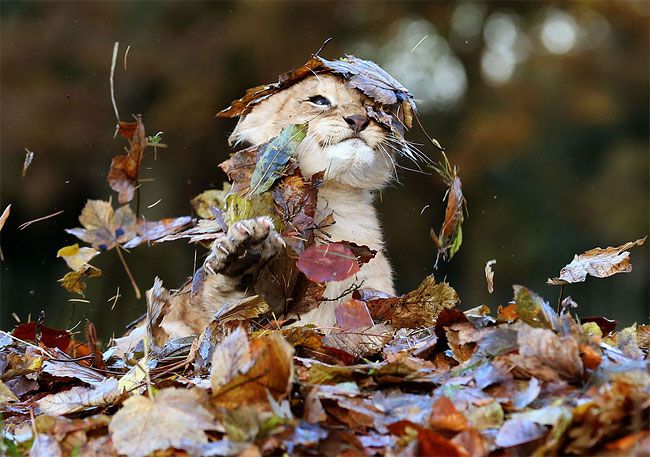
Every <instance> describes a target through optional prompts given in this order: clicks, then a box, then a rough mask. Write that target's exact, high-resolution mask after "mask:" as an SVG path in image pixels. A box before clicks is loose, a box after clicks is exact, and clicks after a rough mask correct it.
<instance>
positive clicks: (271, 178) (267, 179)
mask: <svg viewBox="0 0 650 457" xmlns="http://www.w3.org/2000/svg"><path fill="white" fill-rule="evenodd" d="M306 134H307V125H306V124H300V125H291V126H289V127H285V128H283V129H282V131H281V132H280V135H278V136H277V137H276V138H274V139H273V140H271V141H270V142H269V143H266V144H264V145H262V147H261V149H260V152H259V154H258V157H259V158H258V160H257V164H256V165H255V170H253V174H252V175H251V184H250V187H251V188H250V193H251V194H252V195H260V194H262V193H263V192H266V191H267V190H269V189H270V188H271V186H272V185H273V183H275V181H276V180H277V179H278V178H279V177H280V176H281V175H282V171H283V170H284V168H285V167H286V166H287V164H288V163H289V159H290V158H291V157H292V156H293V155H294V152H295V150H296V147H297V146H298V145H299V144H300V142H301V141H302V140H304V139H305V135H306Z"/></svg>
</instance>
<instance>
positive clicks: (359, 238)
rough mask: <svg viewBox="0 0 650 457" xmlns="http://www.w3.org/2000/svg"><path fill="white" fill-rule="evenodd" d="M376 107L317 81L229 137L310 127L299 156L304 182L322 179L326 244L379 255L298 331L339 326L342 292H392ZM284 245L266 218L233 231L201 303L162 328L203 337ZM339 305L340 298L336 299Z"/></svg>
mask: <svg viewBox="0 0 650 457" xmlns="http://www.w3.org/2000/svg"><path fill="white" fill-rule="evenodd" d="M373 103H374V102H373V101H372V100H370V99H369V98H368V97H367V96H365V95H364V94H363V93H362V92H361V91H359V90H357V89H355V88H351V87H349V85H347V84H346V82H345V80H344V79H343V78H342V77H339V76H336V75H333V74H327V73H323V74H318V75H316V74H314V75H313V76H309V77H307V78H305V79H303V80H302V81H300V82H297V83H296V84H293V85H291V86H290V87H288V88H286V89H284V90H281V91H279V92H277V93H275V94H273V95H271V96H270V97H268V98H266V99H264V100H263V101H261V102H259V103H258V104H256V105H255V106H254V107H253V108H252V110H251V111H250V112H249V113H248V114H246V115H245V116H243V117H242V118H241V119H240V121H239V123H238V124H237V127H236V128H235V130H234V132H233V133H232V135H231V137H230V143H231V144H236V145H241V144H250V145H257V144H261V143H263V142H266V141H269V140H271V139H272V138H274V137H276V136H277V135H278V134H279V133H280V131H281V130H282V129H283V128H284V127H287V126H289V125H292V124H307V126H308V129H307V134H306V137H305V139H304V140H303V141H302V142H301V143H300V145H299V146H298V149H297V151H296V157H297V161H298V165H299V166H300V169H301V171H302V173H303V175H304V176H305V177H310V176H312V175H313V174H315V173H317V172H320V171H324V172H325V174H324V181H323V185H322V187H321V188H320V191H319V194H318V208H317V215H316V219H317V220H316V222H320V220H322V219H324V218H325V217H327V216H328V215H330V214H333V217H334V222H335V224H334V225H333V226H332V227H330V228H328V230H327V232H328V234H329V235H330V237H331V239H330V240H329V241H343V240H346V241H351V242H354V243H357V244H359V245H366V246H368V247H370V248H371V249H373V250H376V251H377V254H376V256H375V258H374V259H372V260H371V261H370V262H369V263H368V264H366V265H363V266H362V268H361V270H360V271H359V272H358V273H357V274H356V275H355V276H353V277H351V278H349V279H347V280H344V281H339V282H331V283H328V284H327V287H326V290H325V293H324V298H325V299H330V300H325V301H323V302H322V303H321V305H320V306H319V307H318V308H316V309H314V310H312V311H310V312H308V313H307V314H304V315H301V316H299V317H300V324H308V323H312V324H315V325H316V326H318V327H321V328H324V329H327V328H331V327H332V326H334V325H335V316H334V308H335V307H336V306H337V305H338V304H339V303H340V302H341V301H342V300H345V299H347V298H349V294H348V295H343V293H344V292H345V291H346V290H348V289H349V288H350V286H352V285H353V284H362V287H364V288H366V287H367V288H373V289H378V290H381V291H383V292H387V293H389V294H393V293H394V288H393V274H392V270H391V266H390V264H389V262H388V260H387V259H386V255H385V253H384V238H383V235H382V231H381V227H380V224H379V220H378V217H377V212H376V210H375V207H374V204H373V203H374V199H375V193H376V192H377V191H379V190H380V189H382V188H384V187H385V186H386V185H387V184H388V183H389V182H390V181H391V179H392V177H393V172H394V170H395V168H394V151H395V148H394V145H395V144H396V142H395V141H394V140H395V138H391V135H393V134H392V133H391V132H390V131H388V129H386V128H385V127H382V126H381V125H379V124H378V123H377V122H375V121H374V120H372V119H370V118H369V116H368V114H367V112H368V111H367V106H372V105H373ZM391 145H393V146H391ZM283 245H284V243H283V241H282V239H281V237H280V236H279V234H278V233H277V232H276V231H275V229H274V227H273V224H272V222H271V220H270V219H269V218H264V217H262V218H257V219H251V220H246V221H241V222H239V223H236V224H234V225H233V226H231V227H230V229H229V231H228V233H227V234H226V235H225V236H223V237H222V238H220V239H217V240H216V241H215V242H214V243H213V245H212V249H211V253H210V255H209V256H208V258H207V259H206V261H205V264H204V268H205V270H206V271H207V272H208V274H207V275H206V277H205V280H204V285H203V288H202V291H201V295H202V296H201V297H200V299H199V300H193V302H194V303H193V305H192V306H190V307H189V308H188V307H176V309H172V311H171V313H170V314H169V315H167V316H166V317H165V319H164V320H163V321H162V326H163V327H164V328H165V330H166V331H167V333H168V334H169V335H170V336H172V335H173V336H181V335H186V334H196V333H199V332H201V331H202V330H203V328H205V326H206V325H207V324H208V323H209V322H210V320H211V318H212V315H213V314H214V312H215V311H217V310H218V309H219V308H220V307H221V306H222V305H223V304H224V303H226V302H228V301H230V300H234V299H237V298H242V297H244V296H246V294H247V290H246V289H247V286H248V285H249V284H250V283H251V278H254V276H255V274H256V273H257V272H258V269H259V265H261V264H262V263H263V262H264V261H265V260H267V259H269V258H270V257H272V256H273V255H275V254H276V253H277V252H279V250H280V249H283ZM243 252H247V254H248V255H247V259H248V260H247V261H245V262H243V264H242V262H238V261H237V259H238V257H239V258H241V256H242V253H243ZM251 252H252V253H253V255H250V253H251ZM251 259H252V260H251ZM248 294H250V292H249V293H248ZM334 298H338V299H337V300H331V299H334Z"/></svg>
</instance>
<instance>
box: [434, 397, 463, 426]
mask: <svg viewBox="0 0 650 457" xmlns="http://www.w3.org/2000/svg"><path fill="white" fill-rule="evenodd" d="M429 425H430V426H431V427H433V428H436V429H441V430H449V431H452V432H462V431H463V430H467V429H468V428H469V423H468V422H467V419H466V418H465V416H463V415H462V414H461V413H460V412H458V410H457V409H456V407H455V406H454V404H453V403H452V402H451V400H450V399H449V398H447V397H445V396H442V397H440V398H439V399H438V400H436V402H435V403H434V404H433V408H432V409H431V416H430V417H429Z"/></svg>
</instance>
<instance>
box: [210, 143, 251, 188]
mask: <svg viewBox="0 0 650 457" xmlns="http://www.w3.org/2000/svg"><path fill="white" fill-rule="evenodd" d="M259 149H260V148H259V146H255V147H250V148H246V149H242V150H240V151H237V152H235V153H233V154H231V156H230V158H229V159H228V160H225V161H223V162H221V163H220V164H219V168H221V169H222V170H223V171H224V172H225V173H226V174H227V175H228V179H229V180H230V181H231V182H232V187H231V189H230V190H231V191H232V192H242V191H245V190H247V189H249V188H250V184H251V176H252V175H253V171H254V170H255V164H256V163H257V158H258V153H259Z"/></svg>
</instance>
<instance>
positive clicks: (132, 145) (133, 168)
mask: <svg viewBox="0 0 650 457" xmlns="http://www.w3.org/2000/svg"><path fill="white" fill-rule="evenodd" d="M118 131H119V132H120V135H122V136H123V137H124V138H126V139H127V140H128V141H129V152H128V153H127V154H126V155H118V156H115V157H113V160H112V162H111V168H110V170H109V171H108V176H107V177H106V180H107V181H108V184H109V186H111V189H113V190H114V191H115V192H117V193H118V199H119V202H120V203H121V204H124V203H128V202H130V201H131V200H133V196H134V195H135V189H136V188H137V187H138V173H139V172H140V163H141V162H142V155H143V154H144V150H145V148H146V147H147V137H146V135H145V133H144V124H142V118H141V116H139V115H138V116H136V122H131V123H129V122H120V123H119V126H118Z"/></svg>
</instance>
